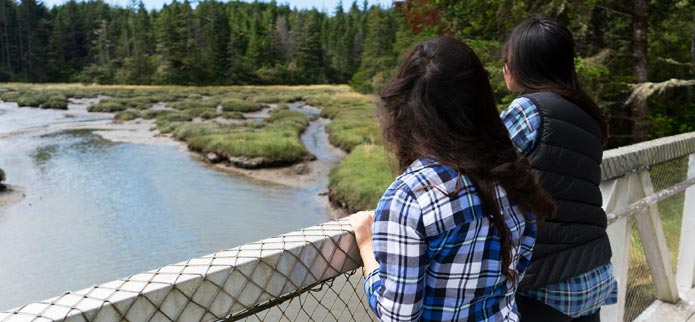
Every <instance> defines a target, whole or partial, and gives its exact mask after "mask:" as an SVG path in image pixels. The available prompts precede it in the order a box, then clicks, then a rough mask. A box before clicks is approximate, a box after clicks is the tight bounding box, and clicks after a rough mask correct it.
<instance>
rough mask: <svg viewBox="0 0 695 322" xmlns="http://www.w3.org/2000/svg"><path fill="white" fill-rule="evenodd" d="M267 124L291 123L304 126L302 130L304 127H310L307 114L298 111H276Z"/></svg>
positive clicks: (267, 120)
mask: <svg viewBox="0 0 695 322" xmlns="http://www.w3.org/2000/svg"><path fill="white" fill-rule="evenodd" d="M266 122H269V123H276V124H277V123H285V122H290V123H295V124H297V125H299V126H302V129H303V128H304V127H307V126H308V125H309V119H308V118H307V116H306V114H304V113H302V112H298V111H288V110H280V111H275V112H273V113H272V114H270V116H269V117H268V118H267V119H266Z"/></svg>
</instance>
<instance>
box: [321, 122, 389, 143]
mask: <svg viewBox="0 0 695 322" xmlns="http://www.w3.org/2000/svg"><path fill="white" fill-rule="evenodd" d="M326 131H327V132H328V134H329V136H328V139H329V141H330V142H331V144H333V145H335V146H337V147H340V148H341V149H343V150H346V151H351V150H352V149H354V148H355V147H356V146H357V145H360V144H365V143H370V144H380V143H381V142H382V140H383V139H382V136H381V129H380V128H379V124H378V123H377V122H376V121H375V120H373V119H371V120H370V119H364V118H335V119H333V121H332V122H331V123H330V124H328V125H327V126H326Z"/></svg>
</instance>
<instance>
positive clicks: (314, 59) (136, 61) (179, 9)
mask: <svg viewBox="0 0 695 322" xmlns="http://www.w3.org/2000/svg"><path fill="white" fill-rule="evenodd" d="M0 4H1V5H0V46H1V48H2V50H1V51H0V62H1V63H0V81H23V82H77V81H80V82H90V83H91V82H97V83H101V84H112V83H116V84H177V85H221V84H316V83H346V82H348V81H350V79H351V77H352V76H353V75H354V74H355V73H356V72H358V71H359V72H360V75H361V76H360V77H361V78H368V77H371V76H373V74H374V72H373V71H375V70H385V69H388V67H390V66H391V65H392V64H393V60H394V58H395V55H394V51H393V48H392V45H393V40H394V39H395V34H396V32H397V30H398V28H399V20H398V19H397V17H396V15H395V14H394V12H393V11H392V10H389V9H382V8H379V7H377V6H369V5H368V3H367V2H364V3H361V4H359V5H358V4H357V3H352V4H351V5H348V6H347V8H348V10H347V11H343V9H342V6H339V7H338V8H337V9H336V11H335V13H334V14H331V15H330V16H329V15H327V14H326V13H323V12H319V11H317V10H292V9H290V7H289V6H288V5H278V4H277V3H275V2H270V3H260V2H257V3H248V2H239V1H229V2H224V3H223V2H218V1H201V2H198V3H196V4H195V5H194V4H191V3H190V2H188V1H184V2H177V1H174V2H173V3H171V4H169V5H165V6H164V7H163V8H162V9H160V10H152V11H148V10H146V9H145V7H144V5H143V4H142V3H136V2H134V3H132V5H130V6H128V7H127V8H121V7H114V6H110V5H108V4H106V3H104V2H103V1H88V2H82V1H80V2H76V1H68V2H66V3H65V4H62V5H59V6H55V7H53V8H51V9H50V10H49V9H48V8H46V7H45V6H44V5H43V4H41V3H40V2H37V1H36V0H22V1H21V2H19V3H17V2H15V1H14V0H0ZM363 62H366V63H365V64H364V66H363Z"/></svg>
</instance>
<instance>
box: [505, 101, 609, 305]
mask: <svg viewBox="0 0 695 322" xmlns="http://www.w3.org/2000/svg"><path fill="white" fill-rule="evenodd" d="M500 117H501V118H502V120H503V121H504V125H505V126H506V127H507V130H508V131H509V135H510V137H511V139H512V142H514V145H516V147H517V149H518V150H519V152H521V153H523V154H525V155H526V154H529V153H531V151H532V150H533V148H534V146H535V144H536V141H537V140H538V135H539V132H538V128H539V127H540V123H541V119H540V115H539V114H538V108H537V107H536V105H535V104H533V101H531V100H530V99H528V98H526V97H519V98H517V99H515V100H514V101H513V102H512V104H511V105H510V106H509V107H508V108H507V109H506V110H504V111H503V112H502V114H501V115H500ZM519 295H523V296H526V297H530V298H532V299H535V300H538V301H540V302H542V303H545V304H547V305H549V306H551V307H553V308H555V309H556V310H558V311H560V312H562V313H564V314H566V315H568V316H570V317H573V318H577V317H580V316H584V315H589V314H593V313H596V312H597V311H598V310H599V308H601V306H602V305H606V304H614V303H617V302H618V283H617V282H616V280H615V278H614V277H613V266H612V265H611V264H610V263H608V264H606V265H603V266H599V267H597V268H595V269H593V270H591V271H589V272H586V273H584V274H581V275H578V276H575V277H572V278H570V279H568V280H566V281H562V282H559V283H555V284H552V285H548V286H546V287H544V288H541V289H537V290H526V291H523V292H519Z"/></svg>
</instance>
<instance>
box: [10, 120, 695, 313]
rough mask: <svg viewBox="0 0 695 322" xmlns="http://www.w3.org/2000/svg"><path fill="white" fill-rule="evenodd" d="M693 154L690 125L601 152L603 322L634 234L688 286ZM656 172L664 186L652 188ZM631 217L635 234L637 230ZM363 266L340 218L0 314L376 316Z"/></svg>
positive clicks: (693, 267) (654, 263)
mask: <svg viewBox="0 0 695 322" xmlns="http://www.w3.org/2000/svg"><path fill="white" fill-rule="evenodd" d="M693 153H695V133H687V134H682V135H677V136H673V137H668V138H663V139H658V140H654V141H649V142H645V143H640V144H636V145H632V146H628V147H623V148H619V149H614V150H610V151H606V153H605V155H604V160H603V165H602V178H603V182H602V184H601V190H602V192H603V196H604V208H605V209H606V210H607V212H608V213H609V218H610V222H611V224H610V225H609V228H608V232H609V236H610V237H611V245H612V247H613V264H614V272H615V274H616V277H617V279H618V281H619V285H620V296H619V303H618V305H612V306H606V307H604V309H603V310H602V320H603V321H623V320H624V319H625V316H626V308H627V311H628V313H629V310H630V308H629V307H627V306H626V303H627V302H629V301H626V294H627V289H628V280H629V279H628V271H629V269H628V268H629V267H630V265H633V263H632V262H631V261H630V253H631V247H632V246H631V245H632V237H633V236H638V237H639V239H641V240H642V241H643V242H642V243H641V245H642V246H643V247H644V253H645V254H646V261H647V262H648V267H649V270H650V271H651V279H652V280H653V284H654V287H655V289H656V296H655V297H656V298H657V299H659V300H662V301H666V302H675V301H678V299H679V294H678V289H677V287H676V285H678V286H681V287H682V288H687V289H689V288H691V286H692V284H693V272H694V271H695V251H692V250H688V246H690V245H695V234H693V232H695V189H694V188H691V185H692V184H693V182H695V179H694V178H695V157H693V155H692V154H693ZM684 157H689V158H690V159H689V161H688V162H687V163H686V162H677V161H678V160H682V159H683V158H684ZM669 162H676V166H675V168H678V167H679V166H678V165H680V167H687V169H686V168H684V169H682V170H684V171H683V172H684V173H685V172H687V176H686V175H685V174H684V175H683V178H682V180H680V178H678V180H675V181H674V182H673V183H672V184H671V183H668V184H663V183H662V182H661V181H663V180H662V179H660V176H662V175H659V174H657V175H655V174H654V173H653V172H654V171H653V169H656V168H657V167H660V166H661V165H662V164H668V163H669ZM667 170H668V171H666V173H672V172H673V173H675V172H678V171H675V170H674V171H675V172H674V171H671V170H669V169H667ZM669 171H670V172H669ZM675 177H677V176H674V178H675ZM652 180H656V181H659V182H658V183H659V186H664V187H661V188H665V189H662V190H660V191H657V192H656V193H655V192H654V184H653V183H652ZM683 191H685V194H684V195H685V197H684V200H685V206H684V207H682V208H679V209H682V223H683V224H682V228H681V229H682V231H683V232H682V233H681V234H680V251H679V254H678V265H677V267H678V271H677V274H674V270H673V268H672V266H671V262H670V261H669V252H668V247H667V243H666V242H665V241H664V240H665V234H664V230H663V229H662V222H661V217H660V215H659V211H660V207H659V203H660V202H662V201H663V200H665V199H667V198H670V199H673V198H674V196H677V194H678V193H680V194H681V196H682V195H683ZM679 200H680V199H679ZM679 211H681V210H679ZM633 220H634V221H636V223H637V232H638V235H635V234H634V233H633V227H632V221H633ZM360 265H361V260H360V258H359V254H358V251H357V247H356V245H355V239H354V235H353V234H352V230H351V228H350V225H349V224H348V223H347V221H346V220H344V219H342V220H336V221H331V222H328V223H325V224H321V225H317V226H313V227H309V228H306V229H303V230H300V231H296V232H291V233H288V234H285V235H282V236H278V237H273V238H269V239H265V240H262V241H259V242H255V243H250V244H246V245H242V246H240V247H237V248H233V249H229V250H224V251H219V252H216V253H214V254H210V255H207V256H203V257H200V258H195V259H191V260H189V261H186V262H182V263H178V264H174V265H170V266H166V267H162V268H159V269H156V270H153V271H149V272H146V273H141V274H136V275H133V276H130V277H128V278H124V279H119V280H116V281H113V282H108V283H104V284H101V285H96V286H93V287H90V288H86V289H84V290H80V291H75V292H67V293H65V294H63V295H61V296H58V297H55V298H52V299H48V300H45V301H40V302H36V303H32V304H28V305H25V306H22V307H19V308H17V309H13V310H9V311H6V312H0V322H20V321H43V322H48V321H130V322H145V321H148V322H149V321H186V322H188V321H233V320H240V319H241V320H251V321H252V320H265V321H276V320H284V321H365V320H373V319H374V318H373V316H372V315H371V314H370V313H369V310H368V307H367V305H366V303H365V302H364V294H363V291H362V285H361V284H362V279H361V274H355V273H356V270H357V269H358V268H359V267H360ZM645 265H646V264H645ZM633 266H634V265H633ZM650 301H651V300H650ZM637 313H639V312H637Z"/></svg>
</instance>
